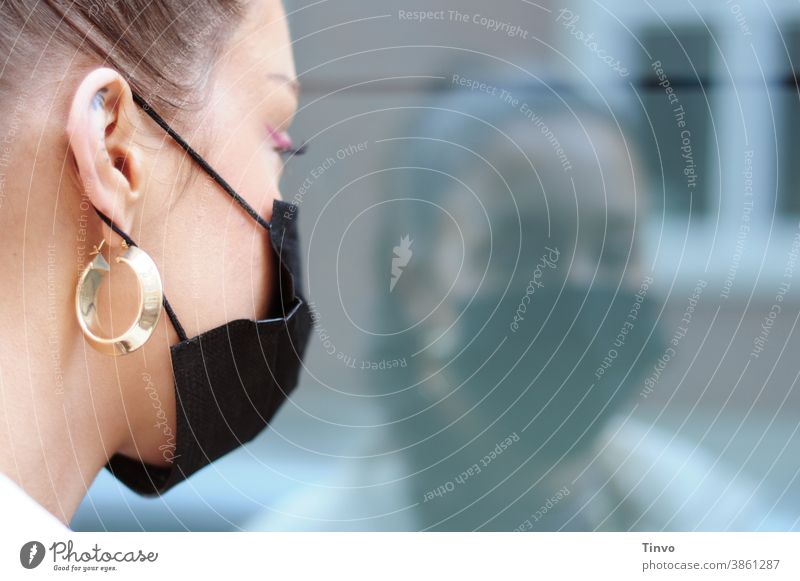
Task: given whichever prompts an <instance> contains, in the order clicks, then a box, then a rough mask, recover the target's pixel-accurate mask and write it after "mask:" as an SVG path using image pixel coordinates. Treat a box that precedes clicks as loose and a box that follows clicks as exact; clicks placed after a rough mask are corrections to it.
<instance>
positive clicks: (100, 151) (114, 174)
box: [66, 68, 143, 242]
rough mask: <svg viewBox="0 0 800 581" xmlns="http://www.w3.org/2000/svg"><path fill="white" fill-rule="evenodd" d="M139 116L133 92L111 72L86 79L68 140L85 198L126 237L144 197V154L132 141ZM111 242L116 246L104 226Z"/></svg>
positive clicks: (72, 115)
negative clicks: (142, 196) (142, 163)
mask: <svg viewBox="0 0 800 581" xmlns="http://www.w3.org/2000/svg"><path fill="white" fill-rule="evenodd" d="M138 119H139V111H138V110H137V108H136V104H135V103H134V101H133V96H132V94H131V88H130V86H129V85H128V83H127V81H126V80H125V79H123V78H122V76H121V75H120V74H119V73H118V72H116V71H114V70H112V69H108V68H99V69H95V70H93V71H92V72H90V73H89V74H88V75H86V76H85V77H84V78H83V80H82V81H81V83H80V85H79V86H78V89H77V91H76V92H75V96H74V97H73V99H72V106H71V108H70V112H69V118H68V120H67V128H66V129H67V137H68V139H69V146H70V150H71V151H72V154H73V155H74V157H75V162H76V164H77V168H78V172H79V173H80V180H81V183H82V184H83V189H84V192H85V194H86V195H87V196H88V197H89V201H90V202H91V203H92V204H93V205H94V207H95V208H97V209H98V210H100V211H101V212H102V213H103V214H105V215H106V216H108V217H109V218H110V219H111V221H112V222H113V223H114V224H116V225H117V226H119V227H120V228H121V229H122V230H123V231H124V232H129V231H130V230H131V228H132V226H133V219H134V216H135V207H136V202H137V200H138V198H139V195H140V193H141V191H140V188H141V186H142V178H143V176H142V175H141V173H142V166H141V158H140V156H141V151H140V149H139V147H138V146H136V145H135V143H134V141H133V136H134V133H135V131H136V128H137V121H138ZM104 234H105V237H106V240H107V241H108V242H110V241H111V240H115V239H116V237H112V235H111V230H110V228H108V226H106V225H104Z"/></svg>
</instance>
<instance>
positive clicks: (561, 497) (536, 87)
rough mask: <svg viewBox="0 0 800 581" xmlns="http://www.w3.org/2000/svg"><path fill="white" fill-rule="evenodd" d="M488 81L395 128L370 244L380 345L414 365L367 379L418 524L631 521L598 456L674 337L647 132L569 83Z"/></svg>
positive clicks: (522, 526) (580, 525)
mask: <svg viewBox="0 0 800 581" xmlns="http://www.w3.org/2000/svg"><path fill="white" fill-rule="evenodd" d="M481 82H486V83H487V86H486V87H484V88H483V89H478V90H473V91H470V90H469V89H468V88H465V89H464V90H456V91H454V92H450V93H448V96H447V97H445V98H443V99H442V100H441V102H439V103H436V104H435V105H434V106H432V107H431V108H430V110H429V111H428V112H427V113H426V114H425V115H423V116H422V120H421V123H420V125H419V126H418V127H413V128H410V129H407V130H406V131H405V132H398V136H399V138H398V139H397V143H398V150H397V155H398V159H396V160H395V165H396V166H405V167H406V169H404V170H403V171H402V173H401V174H400V175H402V179H398V174H397V172H391V173H390V174H389V175H390V177H391V182H390V183H388V184H387V186H386V187H387V191H388V192H390V193H392V194H394V195H395V196H396V200H397V201H395V202H393V204H392V205H393V208H392V211H391V213H388V212H387V213H386V216H387V220H386V223H385V225H384V228H383V229H382V234H383V236H385V237H384V238H383V239H382V240H380V241H379V242H378V243H377V244H376V250H377V252H376V255H378V256H379V258H378V263H379V264H380V266H379V268H378V269H379V270H381V269H382V270H384V271H385V270H386V266H387V265H386V256H387V251H388V252H390V253H393V256H394V260H393V267H395V268H394V271H393V273H392V275H393V276H392V279H391V281H390V283H389V284H390V286H391V288H390V292H387V293H386V294H385V297H386V298H385V301H384V302H383V303H382V304H380V305H379V308H378V310H377V312H376V317H377V319H378V320H380V321H381V324H382V325H383V326H384V327H385V329H386V332H385V333H383V334H382V335H381V336H376V337H375V338H374V339H375V340H374V342H373V345H374V348H375V355H374V357H373V359H375V360H376V361H381V360H386V361H392V360H400V361H405V362H406V363H407V364H406V365H405V366H401V367H398V368H397V369H396V370H394V372H393V373H391V374H386V375H383V376H382V377H381V379H382V380H385V381H379V382H376V384H377V385H376V387H375V389H376V390H378V391H379V392H380V393H382V394H384V395H385V398H383V400H382V404H383V405H384V407H385V409H386V410H387V413H388V414H390V416H391V417H390V418H389V421H391V422H393V423H392V435H393V442H394V448H395V450H397V451H398V454H399V455H401V456H402V457H403V461H404V462H405V463H406V465H407V470H406V474H407V480H408V485H409V486H410V488H411V489H412V497H413V498H414V499H415V500H416V501H418V502H419V504H418V506H416V507H415V511H416V512H417V517H418V518H419V521H420V522H419V526H420V528H430V529H440V530H472V529H484V530H513V529H518V530H558V529H564V530H592V529H594V528H596V527H600V528H611V529H616V528H620V527H624V526H625V518H626V517H625V515H624V511H616V513H615V514H610V509H611V508H613V504H616V502H617V500H616V499H614V491H613V486H605V487H603V489H600V488H601V485H602V484H603V483H602V482H595V481H594V479H593V476H592V466H593V462H592V460H593V458H594V456H595V454H596V452H597V443H598V434H599V433H600V432H601V430H602V429H603V428H604V426H606V424H607V421H608V419H609V417H610V416H612V414H622V415H623V416H627V415H628V414H629V413H630V412H631V410H632V409H633V407H634V402H632V398H631V397H630V395H631V392H632V390H639V389H640V388H641V386H642V379H643V375H644V370H645V369H647V368H648V367H649V366H651V365H652V363H653V359H654V355H655V354H656V353H657V352H658V350H659V349H660V348H661V347H662V343H661V340H660V336H659V334H658V333H657V332H656V330H655V319H656V317H657V316H658V305H657V301H655V300H654V297H653V296H652V291H651V289H650V284H649V282H651V281H650V278H649V277H648V275H647V273H646V272H645V269H644V268H643V267H642V264H641V261H640V257H639V250H638V241H637V237H638V233H639V231H640V230H641V227H642V226H641V221H642V218H643V216H644V207H643V196H642V195H641V194H640V192H639V188H641V184H642V183H644V180H643V177H644V176H642V175H641V172H642V168H641V166H640V165H639V163H638V162H637V161H636V157H635V144H633V143H632V142H631V141H630V140H629V139H628V138H627V136H626V134H625V132H624V131H623V129H622V128H621V127H620V126H619V125H618V124H617V122H616V120H615V119H614V118H613V117H612V116H611V115H607V114H604V113H603V111H604V109H603V108H602V107H600V106H595V105H594V104H592V103H591V102H590V101H588V100H586V99H585V98H583V97H582V96H580V95H578V94H576V93H574V92H572V91H569V90H565V89H564V87H563V85H562V86H552V87H551V86H548V85H547V84H546V83H539V82H535V81H533V80H531V81H530V82H529V83H526V84H525V85H524V86H520V85H517V86H507V85H503V84H502V83H501V82H498V83H492V82H491V80H489V81H487V80H486V78H485V77H484V78H483V79H481ZM456 84H457V82H456ZM601 105H602V103H601ZM404 254H405V256H404ZM409 255H410V256H409ZM404 262H405V263H407V264H406V265H405V266H404V267H402V263H404ZM398 266H401V268H399V269H398V268H397V267H398ZM398 272H399V273H400V275H399V276H395V275H396V274H397V273H398ZM579 476H580V478H578V477H579ZM576 479H577V480H576ZM612 500H613V502H612ZM601 521H604V522H602V523H601Z"/></svg>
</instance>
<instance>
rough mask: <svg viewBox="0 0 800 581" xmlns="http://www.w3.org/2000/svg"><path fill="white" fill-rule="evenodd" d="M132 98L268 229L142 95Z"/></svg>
mask: <svg viewBox="0 0 800 581" xmlns="http://www.w3.org/2000/svg"><path fill="white" fill-rule="evenodd" d="M133 100H134V101H136V104H137V105H139V107H141V108H142V110H143V111H144V112H145V113H147V114H148V115H149V116H150V117H151V118H152V119H153V121H155V122H156V123H157V124H158V125H159V126H160V127H161V129H163V130H164V131H166V132H167V135H169V136H170V137H172V139H174V140H175V143H177V144H178V145H180V146H181V147H182V148H183V149H184V150H185V151H186V153H188V154H189V156H190V157H191V158H192V159H193V160H195V161H196V162H197V164H198V165H199V166H200V167H202V168H203V169H204V170H205V171H206V173H208V175H210V176H211V177H212V178H213V179H214V181H215V182H217V183H218V184H219V185H220V187H222V189H223V190H225V192H226V193H227V194H228V195H229V196H230V197H231V198H233V199H234V201H235V202H236V203H237V204H239V205H240V206H241V207H242V208H243V209H244V210H245V212H247V213H248V214H250V216H252V217H253V219H254V220H255V221H256V222H258V223H259V224H261V226H263V227H264V228H267V229H270V228H271V227H272V226H271V224H270V223H269V222H267V221H266V220H264V218H262V217H261V215H260V214H259V213H258V212H256V211H255V210H254V209H253V208H252V206H250V204H248V203H247V202H246V201H245V199H244V198H242V197H241V196H240V195H239V194H237V193H236V190H234V189H233V188H232V187H231V186H230V184H228V182H226V181H225V180H224V179H223V178H222V176H221V175H219V174H218V173H217V172H216V171H214V168H212V167H211V166H210V165H208V162H206V160H205V159H203V157H202V156H201V155H200V154H199V153H197V152H196V151H195V150H194V149H192V146H191V145H189V144H188V143H186V141H184V139H183V138H182V137H181V136H180V135H178V134H177V133H176V132H175V131H174V130H173V129H172V127H170V126H169V124H168V123H167V122H166V121H164V119H163V118H162V117H161V115H159V114H158V113H156V112H155V110H154V109H153V108H152V107H151V106H150V104H149V103H148V102H147V101H145V100H144V99H143V98H142V97H140V96H139V95H137V94H136V92H133Z"/></svg>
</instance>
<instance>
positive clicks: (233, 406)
mask: <svg viewBox="0 0 800 581" xmlns="http://www.w3.org/2000/svg"><path fill="white" fill-rule="evenodd" d="M134 100H135V101H136V103H137V104H138V105H139V106H140V107H141V108H142V109H143V110H144V111H145V112H146V113H147V114H148V115H150V117H152V118H153V120H154V121H155V122H156V123H158V125H159V126H161V127H162V128H163V129H164V130H165V131H166V132H167V133H168V134H169V135H170V136H171V137H172V138H173V139H174V140H175V141H176V142H177V143H178V145H180V146H181V147H182V148H183V149H184V150H185V151H186V152H187V153H188V154H189V155H190V156H191V157H192V159H194V160H195V161H196V162H197V163H198V164H199V165H200V166H201V167H202V168H203V170H205V171H206V172H207V173H208V174H209V175H210V176H211V177H212V178H213V179H214V181H216V182H217V183H218V184H219V185H220V186H221V187H222V189H223V190H225V192H226V193H228V195H230V196H231V197H232V198H233V199H234V201H236V202H237V203H238V204H239V205H240V206H241V207H242V208H244V210H245V211H247V213H248V214H250V216H251V217H253V219H255V220H256V221H257V222H258V223H259V224H260V225H261V226H262V227H264V228H266V229H268V230H269V234H270V244H271V246H272V249H273V250H274V252H275V255H276V256H277V258H278V261H277V262H278V273H277V277H278V287H279V289H280V290H279V293H278V296H276V297H274V298H273V301H272V302H273V304H274V303H276V302H277V307H275V309H276V310H277V312H276V313H275V314H274V316H272V317H271V318H267V319H263V320H259V321H252V320H246V319H239V320H236V321H231V322H230V323H227V324H226V325H222V326H221V327H217V328H216V329H212V330H210V331H207V332H205V333H203V334H201V335H198V336H197V337H192V338H187V337H186V333H185V331H184V330H183V327H182V326H181V324H180V322H179V321H178V318H177V317H176V315H175V313H174V311H173V310H172V308H171V307H170V305H169V302H168V301H167V299H166V297H164V309H165V312H166V313H167V315H168V317H169V319H170V320H171V321H172V325H173V326H174V328H175V331H176V332H177V333H178V337H179V338H180V343H178V344H177V345H173V346H172V347H171V348H170V352H171V356H172V368H173V375H174V378H175V403H176V413H177V423H176V433H175V446H174V454H170V458H169V459H171V460H172V463H171V466H169V467H163V468H162V467H157V466H153V465H149V464H146V463H143V462H141V461H138V460H133V459H131V458H128V457H126V456H122V455H120V454H116V455H114V456H113V457H112V458H111V459H110V460H109V462H108V464H106V468H108V469H109V470H110V471H111V473H112V474H114V476H116V477H117V478H118V479H119V480H120V481H122V482H123V483H124V484H125V485H126V486H128V487H129V488H131V489H132V490H134V491H136V492H138V493H139V494H142V495H153V494H160V493H162V492H165V491H167V490H169V489H170V488H172V487H173V486H175V485H176V484H178V483H180V482H182V481H183V480H185V479H186V478H188V477H189V476H191V475H192V474H194V473H195V472H197V471H198V470H200V469H201V468H203V467H205V466H206V465H208V464H210V463H211V462H213V461H214V460H216V459H217V458H219V457H221V456H223V455H225V454H227V453H228V452H230V451H231V450H233V449H235V448H237V447H239V446H241V445H242V444H244V443H245V442H247V441H249V440H251V439H253V438H254V437H255V436H256V435H257V434H258V433H259V432H261V431H262V430H263V429H264V428H265V427H266V426H267V425H268V424H269V421H270V419H271V418H272V417H273V416H274V414H275V412H276V411H277V410H278V408H279V407H280V406H281V404H282V403H283V402H284V401H286V398H287V397H288V395H289V393H290V392H291V391H292V390H293V389H294V387H295V386H296V384H297V379H298V375H299V371H300V367H301V364H302V358H303V354H304V352H305V348H306V345H307V343H308V338H309V335H310V333H311V328H312V319H311V315H310V311H309V308H308V305H307V303H306V301H305V300H304V299H303V297H302V296H301V291H300V248H299V239H298V234H297V206H295V205H293V204H289V203H287V202H283V201H280V200H275V201H274V203H273V207H272V222H267V221H266V220H264V219H263V218H262V217H261V216H260V215H259V214H258V213H257V212H256V211H255V210H254V209H253V208H252V207H251V206H250V205H249V204H248V203H247V202H246V201H245V200H244V199H243V198H242V197H241V196H239V195H238V194H237V193H236V192H235V191H234V190H233V188H231V186H230V185H229V184H228V183H227V182H226V181H225V180H224V179H222V177H221V176H220V175H219V174H217V172H216V171H214V170H213V169H212V168H211V166H209V165H208V163H207V162H206V161H205V160H204V159H203V158H202V157H201V156H200V155H199V154H198V153H197V152H196V151H194V150H193V149H192V148H191V147H190V146H189V145H188V144H187V143H186V142H185V141H184V140H183V139H182V138H181V137H180V136H179V135H178V134H177V133H176V132H175V131H174V130H173V129H172V128H171V127H170V126H169V125H168V124H167V123H166V121H164V120H163V119H162V118H161V117H160V116H159V115H158V114H157V113H156V112H155V111H153V110H152V109H151V108H150V106H149V105H148V104H147V102H145V101H144V100H143V99H142V98H141V97H139V96H138V95H136V94H134ZM98 214H99V215H100V218H101V219H103V221H104V222H106V224H108V225H109V227H111V228H112V229H113V230H114V232H116V233H117V234H118V235H120V236H121V237H122V238H123V239H124V240H125V241H126V243H127V244H129V245H134V246H135V243H134V242H133V240H131V239H130V237H129V236H128V235H127V234H125V233H124V232H122V231H121V230H120V229H119V228H117V226H116V225H114V224H113V223H112V222H111V220H109V219H108V218H107V217H106V216H105V215H103V214H102V213H101V212H99V211H98ZM162 448H163V446H162ZM170 448H172V446H170Z"/></svg>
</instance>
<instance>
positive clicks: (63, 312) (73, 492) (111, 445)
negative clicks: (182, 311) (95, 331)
mask: <svg viewBox="0 0 800 581" xmlns="http://www.w3.org/2000/svg"><path fill="white" fill-rule="evenodd" d="M32 197H33V196H32ZM7 217H8V216H5V217H4V218H7ZM48 220H49V224H48V225H45V224H44V222H47V221H48ZM38 222H42V223H38ZM52 225H53V219H52V216H51V217H49V218H47V217H43V218H39V217H29V218H28V221H27V224H26V226H27V229H26V232H27V236H24V237H20V239H19V240H12V239H11V238H13V237H14V235H13V231H12V232H9V231H8V230H6V231H5V232H4V233H3V234H2V236H3V246H4V248H5V249H15V250H5V251H4V252H2V253H0V271H1V272H3V273H4V276H3V279H2V282H0V292H2V294H3V296H5V297H9V299H10V300H6V301H3V304H2V306H0V341H1V342H2V345H3V348H2V350H0V471H2V472H3V473H5V474H6V475H7V476H9V477H10V478H11V479H12V480H14V481H16V482H17V484H19V485H20V486H21V487H22V488H23V489H24V490H25V491H26V492H27V493H28V494H29V495H30V496H31V497H32V498H33V499H34V500H36V501H37V502H39V503H40V504H41V505H42V506H44V507H45V508H46V509H47V510H48V511H50V512H51V513H52V514H53V515H55V516H56V517H57V518H58V519H60V520H61V521H62V522H64V523H65V524H68V523H69V522H70V520H71V519H72V516H73V514H74V513H75V510H76V509H77V507H78V505H79V504H80V502H81V499H82V498H83V497H84V496H85V494H86V491H87V489H88V488H89V486H90V485H91V484H92V481H93V480H94V478H95V476H96V475H97V473H98V472H99V471H100V470H101V469H102V467H103V465H104V464H105V462H106V458H107V457H108V456H109V455H110V454H113V453H114V452H115V451H117V450H118V449H119V448H120V447H121V446H122V445H123V442H124V438H125V433H124V431H123V428H125V424H124V423H122V422H119V421H116V422H115V421H114V418H115V417H116V418H119V417H124V416H123V415H121V414H124V410H122V409H121V397H120V395H119V391H120V390H119V389H111V388H112V387H113V386H115V385H117V381H116V378H115V377H114V375H113V374H114V369H113V367H111V366H110V365H109V363H108V362H107V361H105V360H102V359H100V357H101V356H100V355H99V354H97V353H94V352H93V351H91V349H89V348H88V346H86V344H85V343H84V342H83V341H81V340H80V332H79V331H78V328H77V324H76V322H75V316H74V312H73V309H74V302H73V301H74V298H72V297H73V296H74V295H73V293H74V284H75V280H77V271H78V261H77V258H78V257H77V255H76V250H75V248H76V243H75V236H76V235H75V234H71V235H67V236H66V238H71V240H69V241H67V240H65V239H64V238H65V236H64V235H63V234H62V235H60V236H59V237H58V238H57V237H55V236H53V235H52V234H51V232H52ZM48 226H49V227H48ZM31 231H36V232H42V233H43V234H42V235H37V236H32V235H31ZM89 248H91V246H89ZM89 370H92V371H91V373H89Z"/></svg>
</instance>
